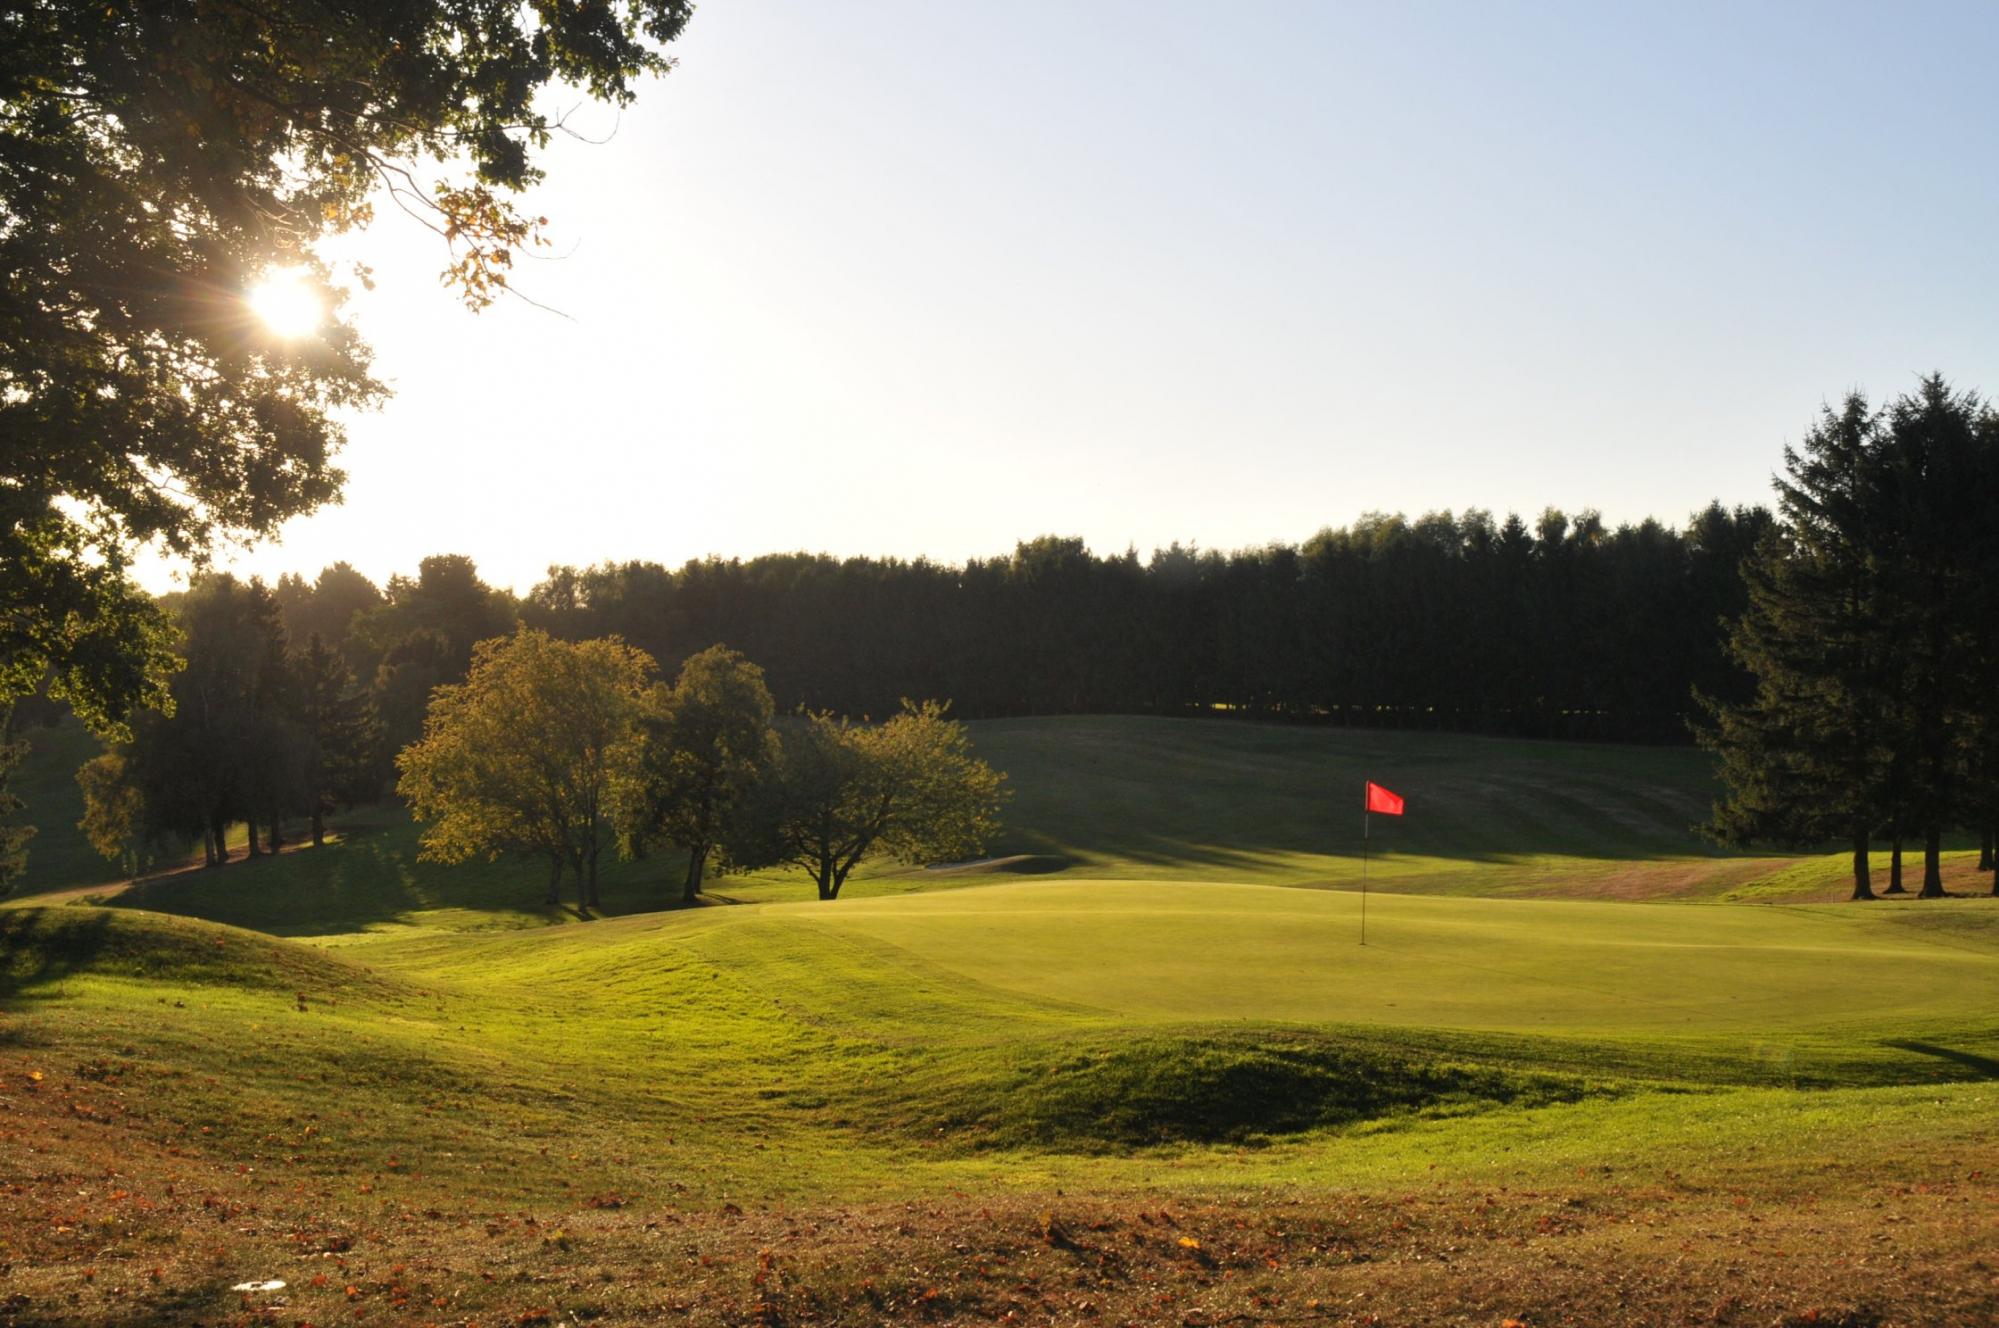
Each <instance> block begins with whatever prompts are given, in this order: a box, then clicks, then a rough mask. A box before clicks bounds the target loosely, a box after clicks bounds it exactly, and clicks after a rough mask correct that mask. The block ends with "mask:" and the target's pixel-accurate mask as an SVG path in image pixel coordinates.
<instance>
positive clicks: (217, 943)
mask: <svg viewBox="0 0 1999 1328" xmlns="http://www.w3.org/2000/svg"><path fill="white" fill-rule="evenodd" d="M88 977H109V978H128V979H135V980H139V981H143V982H145V983H147V984H148V985H151V986H156V987H157V988H158V989H160V990H161V991H170V990H177V989H185V988H190V987H236V988H246V989H251V990H260V991H284V992H297V993H304V994H324V993H329V992H334V991H348V990H353V989H355V988H357V987H379V986H381V985H382V983H383V979H381V978H380V977H378V976H376V975H375V974H374V973H372V972H371V971H370V970H368V969H365V968H362V967H361V966H359V965H357V964H353V963H350V962H348V961H346V960H344V959H342V958H340V957H338V956H336V955H334V954H330V953H328V952H326V951H324V950H319V949H315V948H313V947H311V946H305V945H298V944H294V943H292V942H288V941H282V940H277V939H274V938H272V937H269V936H264V935H260V934H259V933H257V932H251V931H242V930H239V929H237V928H235V927H223V926H217V925H215V924H214V923H209V922H202V921H197V920H194V919H189V918H178V917H172V916H169V915H166V914H162V913H141V912H137V911H128V910H124V909H106V908H11V909H7V910H5V911H0V997H22V996H28V995H33V994H37V992H38V990H39V989H43V988H50V987H55V986H59V985H60V984H63V983H65V982H67V981H69V980H71V979H76V978H88Z"/></svg>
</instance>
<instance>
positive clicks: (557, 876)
mask: <svg viewBox="0 0 1999 1328" xmlns="http://www.w3.org/2000/svg"><path fill="white" fill-rule="evenodd" d="M553 857H554V861H555V870H553V871H551V872H550V873H549V874H548V899H547V900H546V901H544V902H546V903H547V904H548V905H549V906H550V907H551V908H552V907H554V906H555V905H557V904H560V903H561V902H562V855H561V854H559V853H558V854H554V855H553Z"/></svg>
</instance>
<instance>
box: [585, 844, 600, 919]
mask: <svg viewBox="0 0 1999 1328" xmlns="http://www.w3.org/2000/svg"><path fill="white" fill-rule="evenodd" d="M586 890H587V894H588V898H587V899H586V900H585V901H584V907H585V908H586V909H592V908H594V909H602V908H603V906H604V905H603V902H602V901H601V900H599V899H598V898H597V850H596V849H595V848H592V849H591V850H590V871H589V875H588V876H587V878H586Z"/></svg>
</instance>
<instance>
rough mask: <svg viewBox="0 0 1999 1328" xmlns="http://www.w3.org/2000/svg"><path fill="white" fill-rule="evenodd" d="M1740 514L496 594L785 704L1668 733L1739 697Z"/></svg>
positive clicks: (593, 578) (1365, 529) (1467, 527)
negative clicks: (514, 596) (764, 676)
mask: <svg viewBox="0 0 1999 1328" xmlns="http://www.w3.org/2000/svg"><path fill="white" fill-rule="evenodd" d="M1769 527H1770V516H1769V514H1768V513H1767V512H1765V511H1764V510H1763V509H1761V508H1741V509H1736V510H1734V511H1729V510H1726V509H1724V508H1722V507H1721V506H1719V505H1714V506H1710V507H1709V508H1708V509H1707V510H1705V511H1703V512H1700V513H1698V514H1697V515H1695V516H1694V517H1693V519H1692V520H1691V521H1690V522H1689V523H1688V524H1687V526H1686V528H1685V529H1683V530H1674V529H1671V528H1668V527H1665V526H1663V525H1660V524H1659V523H1657V522H1653V521H1646V522H1642V523H1640V524H1638V525H1627V526H1619V527H1617V528H1615V529H1611V528H1607V527H1606V526H1605V525H1604V523H1603V522H1602V520H1601V519H1599V518H1598V517H1597V515H1596V514H1595V513H1590V512H1586V513H1583V514H1581V515H1580V516H1577V517H1575V518H1573V519H1572V518H1570V517H1568V516H1566V515H1564V514H1563V513H1560V512H1555V511H1548V512H1545V513H1543V514H1542V515H1541V517H1540V518H1539V519H1538V520H1537V521H1535V522H1534V523H1533V524H1532V525H1529V524H1528V523H1527V522H1525V521H1523V520H1522V519H1520V518H1519V517H1517V516H1509V517H1507V518H1506V519H1504V520H1495V519H1493V518H1492V517H1491V516H1490V515H1488V514H1486V513H1484V512H1477V511H1473V512H1467V513H1464V514H1462V515H1453V514H1452V513H1449V512H1439V513H1431V514H1428V515H1426V516H1422V517H1420V518H1417V519H1415V520H1409V519H1407V518H1405V517H1402V516H1374V517H1368V518H1366V519H1363V520H1362V521H1359V522H1357V523H1355V524H1354V525H1352V526H1349V527H1347V528H1344V529H1336V530H1335V529H1329V530H1326V531H1322V532H1321V533H1320V534H1318V535H1316V536H1314V537H1313V538H1311V539H1309V540H1307V541H1305V543H1303V544H1302V545H1289V544H1273V545H1269V546H1266V547H1263V548H1257V549H1246V550H1240V551H1236V552H1233V553H1222V552H1215V551H1199V550H1194V549H1189V548H1184V547H1181V546H1179V545H1175V546H1173V547H1171V548H1167V549H1162V550H1157V551H1155V552H1154V553H1153V554H1152V555H1151V556H1150V557H1149V558H1143V559H1142V558H1140V557H1139V556H1138V555H1137V554H1136V553H1135V552H1125V553H1122V554H1115V555H1108V556H1100V555H1096V554H1093V553H1092V552H1090V550H1089V549H1088V548H1086V547H1085V545H1084V543H1083V542H1082V541H1081V540H1079V539H1068V538H1053V537H1049V538H1042V539H1037V540H1033V541H1031V542H1027V543H1023V544H1021V545H1019V546H1018V547H1017V548H1016V549H1015V550H1014V552H1013V553H1012V554H1011V555H1007V556H1002V557H997V558H991V559H973V560H972V561H970V562H968V563H966V564H964V565H963V566H952V565H947V564H940V563H932V562H926V561H922V560H918V561H914V562H905V561H901V560H898V559H893V558H880V559H878V558H847V559H835V558H830V557H826V556H814V555H806V554H792V555H780V556H771V557H762V558H755V559H750V560H747V561H737V560H728V561H724V560H719V559H709V560H705V561H698V562H691V563H688V564H686V565H685V566H683V567H681V568H679V569H677V570H673V569H668V568H665V567H662V566H660V565H658V564H656V563H644V562H636V563H625V564H618V565H604V566H598V567H592V568H587V569H581V570H579V569H575V568H555V569H552V570H551V572H550V574H549V576H548V578H547V579H546V580H544V581H543V582H542V583H541V584H539V585H537V586H536V587H534V589H533V590H532V591H531V592H530V593H529V594H528V595H527V597H526V599H525V600H524V601H523V602H522V603H521V605H520V614H521V618H522V620H523V621H524V622H527V623H529V624H531V625H533V626H536V627H539V628H541V629H543V630H546V631H548V632H550V633H551V634H553V635H556V636H559V637H563V638H566V639H571V640H584V639H590V638H595V637H602V636H610V635H616V636H619V637H621V638H623V639H624V640H626V641H629V642H632V643H633V644H635V645H637V646H640V647H641V648H643V649H645V650H646V651H647V652H648V653H650V654H652V655H653V656H654V657H655V658H657V659H659V660H661V661H663V662H669V663H671V662H676V661H678V660H680V659H683V658H685V657H686V656H687V654H688V653H689V652H690V651H691V650H695V649H699V648H701V647H704V646H706V645H708V644H710V643H713V642H725V643H727V644H728V645H730V646H732V647H734V648H737V649H740V650H742V651H744V652H745V653H746V654H748V655H750V656H752V657H753V658H755V659H757V660H759V661H761V662H762V663H763V665H764V667H765V669H766V670H767V672H768V676H769V679H770V687H771V691H772V693H773V694H774V695H775V696H776V697H777V698H778V701H779V703H780V705H781V706H783V707H787V708H788V707H790V706H793V705H800V704H802V705H808V706H815V707H827V708H830V709H833V710H835V711H839V712H842V713H848V714H885V713H889V712H890V711H892V710H893V709H894V707H895V705H896V702H897V700H898V698H900V697H903V696H920V695H941V696H949V697H951V698H952V699H953V704H954V707H955V709H956V711H957V713H959V714H961V715H964V716H966V717H972V718H984V717H994V716H1005V715H1027V714H1064V713H1101V712H1125V713H1150V714H1194V713H1209V712H1213V711H1216V710H1222V711H1228V712H1232V713H1237V714H1243V715H1250V716H1260V717H1273V718H1283V719H1292V720H1316V721H1325V722H1332V723H1339V724H1352V725H1369V726H1377V725H1378V726H1388V727H1421V728H1440V729H1454V730H1465V731H1479V732H1491V733H1508V734H1519V735H1527V736H1561V737H1572V738H1609V739H1625V740H1640V741H1667V742H1671V741H1686V740H1687V738H1688V729H1687V721H1688V716H1689V714H1690V712H1691V709H1692V702H1691V699H1690V698H1691V697H1692V695H1693V692H1694V691H1695V689H1699V690H1701V691H1702V692H1704V693H1707V694H1709V695H1714V696H1719V697H1724V698H1731V699H1732V698H1739V697H1743V696H1746V695H1747V692H1748V680H1747V677H1746V675H1744V674H1743V673H1742V672H1741V670H1740V669H1738V668H1737V667H1736V666H1735V665H1734V664H1732V663H1731V662H1730V660H1729V659H1728V657H1727V656H1726V655H1725V653H1724V650H1723V641H1722V627H1721V624H1722V622H1723V620H1724V619H1726V618H1730V617H1733V616H1735V615H1737V614H1739V613H1740V612H1741V611H1742V609H1743V607H1744V605H1745V603H1746V598H1745V590H1744V585H1743V582H1742V578H1741V575H1740V572H1739V570H1738V569H1739V567H1740V564H1741V562H1742V559H1743V557H1744V556H1745V555H1746V554H1747V553H1748V552H1749V551H1750V550H1751V549H1752V548H1754V547H1755V546H1756V544H1757V542H1758V541H1759V540H1760V539H1761V538H1762V537H1763V536H1764V534H1765V533H1766V532H1767V531H1768V530H1769Z"/></svg>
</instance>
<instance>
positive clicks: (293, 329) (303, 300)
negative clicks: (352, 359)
mask: <svg viewBox="0 0 1999 1328" xmlns="http://www.w3.org/2000/svg"><path fill="white" fill-rule="evenodd" d="M248 298H249V304H250V310H251V312H252V313H254V314H256V315H257V317H258V318H260V319H262V320H263V323H264V326H265V327H268V328H269V329H270V330H271V331H272V332H275V333H276V334H277V335H278V336H281V337H285V338H287V339H290V338H293V337H303V336H307V335H310V334H311V333H312V332H314V331H316V330H318V328H319V325H320V323H321V321H323V320H324V318H325V317H326V307H325V306H324V305H323V304H322V303H321V302H320V299H319V295H318V293H317V292H315V291H314V290H313V289H312V285H311V274H310V273H309V272H307V271H306V270H305V269H304V268H276V269H273V270H272V271H270V272H267V273H265V274H264V277H263V280H261V281H259V282H258V283H257V284H256V285H255V286H252V287H251V288H250V293H249V297H248Z"/></svg>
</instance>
